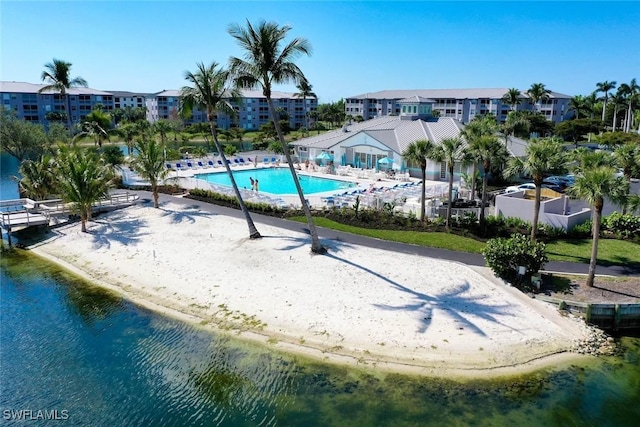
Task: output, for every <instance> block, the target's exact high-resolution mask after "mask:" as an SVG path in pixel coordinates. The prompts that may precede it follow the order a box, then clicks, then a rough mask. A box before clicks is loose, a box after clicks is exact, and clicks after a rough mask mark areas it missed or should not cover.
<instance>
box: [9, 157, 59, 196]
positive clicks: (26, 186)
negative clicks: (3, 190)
mask: <svg viewBox="0 0 640 427" xmlns="http://www.w3.org/2000/svg"><path fill="white" fill-rule="evenodd" d="M53 167H54V162H53V157H52V156H51V155H49V154H43V155H42V156H40V158H39V159H37V160H25V161H23V162H22V163H21V164H20V175H21V176H22V178H20V179H19V181H18V185H19V187H20V192H21V193H24V194H25V195H26V196H27V197H30V198H32V199H34V200H45V199H46V198H47V197H48V196H49V195H51V194H53V193H55V191H56V190H55V187H56V182H57V177H56V175H55V172H54V171H53Z"/></svg>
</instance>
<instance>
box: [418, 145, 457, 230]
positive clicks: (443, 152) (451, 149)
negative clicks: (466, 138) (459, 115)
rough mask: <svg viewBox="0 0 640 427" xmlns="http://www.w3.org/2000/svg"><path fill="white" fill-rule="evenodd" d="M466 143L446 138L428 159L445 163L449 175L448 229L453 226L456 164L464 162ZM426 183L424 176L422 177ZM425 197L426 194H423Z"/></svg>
mask: <svg viewBox="0 0 640 427" xmlns="http://www.w3.org/2000/svg"><path fill="white" fill-rule="evenodd" d="M463 145H464V143H463V142H462V139H460V138H445V139H443V140H442V141H441V142H440V145H438V146H436V147H434V148H433V149H432V151H431V153H430V155H429V156H428V157H431V158H433V160H435V161H436V162H445V163H446V164H447V171H448V173H449V196H448V198H447V200H449V204H448V205H447V222H446V223H445V224H446V227H447V229H449V226H450V224H451V209H452V207H453V169H454V166H455V164H456V162H458V161H461V160H462V149H463ZM422 180H423V181H422V182H424V176H423V177H422ZM423 196H424V193H423Z"/></svg>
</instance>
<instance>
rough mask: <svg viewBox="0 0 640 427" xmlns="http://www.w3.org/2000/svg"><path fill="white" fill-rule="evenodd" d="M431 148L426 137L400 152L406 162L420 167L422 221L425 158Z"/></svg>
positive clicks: (421, 212)
mask: <svg viewBox="0 0 640 427" xmlns="http://www.w3.org/2000/svg"><path fill="white" fill-rule="evenodd" d="M433 149H434V145H433V142H431V141H429V140H428V139H419V140H417V141H414V142H412V143H411V144H409V146H408V147H407V149H406V150H405V151H404V152H403V153H402V157H404V159H405V160H406V161H407V162H409V163H415V164H417V165H418V166H419V167H420V172H421V174H422V175H421V176H422V184H421V185H422V187H421V191H420V222H424V218H425V190H426V179H427V159H429V158H431V157H432V156H433ZM449 200H451V199H449Z"/></svg>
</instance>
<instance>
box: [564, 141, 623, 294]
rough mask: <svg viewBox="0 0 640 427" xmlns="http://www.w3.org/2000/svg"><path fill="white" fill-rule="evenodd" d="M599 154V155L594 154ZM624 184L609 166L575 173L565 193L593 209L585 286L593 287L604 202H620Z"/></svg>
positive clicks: (585, 169)
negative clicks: (606, 200)
mask: <svg viewBox="0 0 640 427" xmlns="http://www.w3.org/2000/svg"><path fill="white" fill-rule="evenodd" d="M596 154H601V153H596ZM626 187H627V186H626V183H625V182H624V179H623V178H622V177H616V169H615V168H612V167H609V166H598V167H589V168H584V169H581V170H580V171H579V172H578V173H576V178H575V183H574V184H573V185H572V186H571V187H569V189H568V190H567V192H568V193H569V194H570V195H571V196H573V197H576V198H579V199H582V200H585V201H586V202H588V203H589V204H590V205H591V206H592V207H593V217H592V224H593V225H592V229H591V231H592V239H593V240H592V246H591V260H590V262H589V273H588V275H587V286H593V284H594V278H595V274H596V262H597V260H598V242H599V239H600V225H601V222H602V208H603V207H604V200H605V198H608V199H610V200H612V201H613V202H614V203H615V202H622V200H624V196H625V189H626Z"/></svg>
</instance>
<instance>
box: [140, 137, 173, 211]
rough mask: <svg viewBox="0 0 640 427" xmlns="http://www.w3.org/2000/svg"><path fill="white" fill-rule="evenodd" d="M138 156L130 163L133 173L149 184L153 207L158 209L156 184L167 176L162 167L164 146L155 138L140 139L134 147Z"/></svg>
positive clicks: (167, 170)
mask: <svg viewBox="0 0 640 427" xmlns="http://www.w3.org/2000/svg"><path fill="white" fill-rule="evenodd" d="M135 148H136V150H138V155H137V156H136V157H135V158H134V159H133V160H132V161H131V164H132V165H133V168H134V169H135V171H136V172H137V173H138V174H139V175H140V176H141V177H143V178H144V179H146V180H147V181H149V182H150V183H151V192H152V193H153V207H154V208H158V207H159V206H160V204H159V203H158V184H160V183H162V182H163V181H164V180H165V179H166V178H167V176H168V175H169V169H167V168H166V167H165V165H164V160H165V159H164V144H162V143H159V142H158V141H156V139H155V138H145V137H142V138H140V139H139V140H138V141H137V142H136V145H135Z"/></svg>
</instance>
